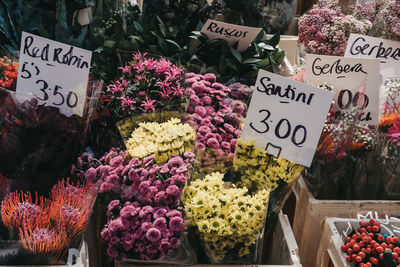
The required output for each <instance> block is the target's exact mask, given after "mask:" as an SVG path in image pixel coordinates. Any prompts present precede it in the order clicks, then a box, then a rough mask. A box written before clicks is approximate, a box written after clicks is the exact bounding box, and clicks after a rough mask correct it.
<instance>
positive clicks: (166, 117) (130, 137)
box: [117, 112, 196, 164]
mask: <svg viewBox="0 0 400 267" xmlns="http://www.w3.org/2000/svg"><path fill="white" fill-rule="evenodd" d="M187 117H188V115H187V114H185V113H180V112H162V113H148V114H142V115H139V116H136V117H132V118H129V119H126V120H123V121H120V122H119V123H117V126H118V129H119V131H120V133H121V136H122V137H123V139H124V142H125V146H126V148H127V151H128V153H129V155H130V156H131V157H133V158H139V159H143V158H145V157H147V156H150V155H153V154H154V155H155V158H156V159H155V160H156V162H157V163H159V164H161V163H165V162H167V161H168V160H169V159H170V158H171V157H172V156H173V155H175V156H182V155H183V154H184V153H185V152H194V150H195V148H196V131H195V129H194V128H193V127H192V126H191V125H190V124H189V123H186V120H187Z"/></svg>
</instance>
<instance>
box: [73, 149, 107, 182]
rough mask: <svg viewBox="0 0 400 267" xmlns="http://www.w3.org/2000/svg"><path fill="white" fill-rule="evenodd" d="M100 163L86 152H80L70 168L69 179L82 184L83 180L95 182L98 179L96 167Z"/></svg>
mask: <svg viewBox="0 0 400 267" xmlns="http://www.w3.org/2000/svg"><path fill="white" fill-rule="evenodd" d="M99 165H101V163H100V162H99V161H98V160H97V159H95V158H94V157H93V156H92V154H90V153H88V152H84V153H82V154H81V155H80V156H79V158H78V159H77V160H76V163H75V164H74V165H72V168H71V177H70V179H71V181H73V182H78V181H79V183H80V184H83V183H85V182H89V183H92V184H94V183H96V182H97V180H98V176H97V172H96V170H95V168H97V167H98V166H99Z"/></svg>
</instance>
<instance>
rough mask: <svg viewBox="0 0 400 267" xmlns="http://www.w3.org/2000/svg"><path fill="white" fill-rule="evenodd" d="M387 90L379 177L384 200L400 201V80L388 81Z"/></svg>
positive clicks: (380, 139)
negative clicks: (381, 181)
mask: <svg viewBox="0 0 400 267" xmlns="http://www.w3.org/2000/svg"><path fill="white" fill-rule="evenodd" d="M385 90H387V91H388V98H387V101H386V104H385V109H384V113H383V115H382V117H381V118H380V122H379V133H378V145H377V157H378V162H377V163H378V164H377V169H378V173H377V177H382V180H383V187H384V188H383V190H382V192H383V199H399V197H400V193H399V192H400V191H399V189H400V181H399V175H400V169H399V166H400V165H399V159H400V142H399V141H400V138H399V136H400V135H399V133H400V98H399V97H400V78H399V77H397V78H394V79H391V80H388V81H387V83H386V85H385Z"/></svg>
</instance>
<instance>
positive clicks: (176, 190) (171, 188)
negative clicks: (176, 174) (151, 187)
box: [166, 185, 181, 197]
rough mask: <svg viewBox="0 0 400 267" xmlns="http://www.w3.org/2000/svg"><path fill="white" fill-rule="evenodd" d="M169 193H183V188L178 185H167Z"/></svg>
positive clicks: (174, 194)
mask: <svg viewBox="0 0 400 267" xmlns="http://www.w3.org/2000/svg"><path fill="white" fill-rule="evenodd" d="M166 192H167V195H169V196H173V197H177V196H179V195H180V194H181V190H180V189H179V187H177V186H176V185H170V186H168V187H167V190H166Z"/></svg>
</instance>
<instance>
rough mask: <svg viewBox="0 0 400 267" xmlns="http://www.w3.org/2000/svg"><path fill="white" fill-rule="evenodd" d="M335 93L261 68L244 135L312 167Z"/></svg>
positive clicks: (272, 153)
mask: <svg viewBox="0 0 400 267" xmlns="http://www.w3.org/2000/svg"><path fill="white" fill-rule="evenodd" d="M333 96H334V93H333V92H329V91H326V90H323V89H319V88H315V87H313V86H311V85H307V84H305V83H300V82H297V81H293V80H290V79H288V78H285V77H282V76H279V75H276V74H273V73H270V72H267V71H263V70H260V71H259V73H258V77H257V82H256V86H255V90H254V92H253V96H252V98H251V102H250V106H249V111H248V113H247V117H246V121H245V124H244V128H243V132H242V135H241V138H242V139H243V141H248V140H255V141H256V143H257V145H258V146H259V147H262V148H264V149H265V150H266V151H267V153H268V154H271V155H273V156H275V157H281V158H284V159H287V160H290V161H292V162H295V163H298V164H301V165H304V166H306V167H309V166H310V165H311V161H312V158H313V156H314V152H315V148H316V147H317V144H318V140H319V137H320V135H321V131H322V127H323V125H324V123H325V119H326V116H327V114H328V111H329V108H330V106H331V103H332V99H333Z"/></svg>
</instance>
